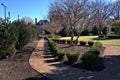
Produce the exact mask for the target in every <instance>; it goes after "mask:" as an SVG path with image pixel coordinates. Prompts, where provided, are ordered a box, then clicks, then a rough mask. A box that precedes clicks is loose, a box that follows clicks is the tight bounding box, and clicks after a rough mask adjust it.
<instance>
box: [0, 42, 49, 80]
mask: <svg viewBox="0 0 120 80" xmlns="http://www.w3.org/2000/svg"><path fill="white" fill-rule="evenodd" d="M37 44H38V41H34V42H33V43H29V44H28V45H27V46H26V47H25V48H24V49H22V50H19V51H17V53H16V55H15V56H14V57H11V58H8V59H3V60H0V80H50V79H48V78H47V77H45V76H43V75H42V74H40V73H38V72H37V71H35V70H33V69H32V68H31V66H30V65H29V57H30V55H31V53H32V51H33V50H34V48H35V47H36V45H37Z"/></svg>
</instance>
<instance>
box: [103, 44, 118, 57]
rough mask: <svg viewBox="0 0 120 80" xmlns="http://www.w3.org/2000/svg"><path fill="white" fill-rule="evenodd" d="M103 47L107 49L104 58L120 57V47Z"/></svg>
mask: <svg viewBox="0 0 120 80" xmlns="http://www.w3.org/2000/svg"><path fill="white" fill-rule="evenodd" d="M103 47H105V50H104V53H103V56H112V55H114V56H117V55H120V46H113V45H103Z"/></svg>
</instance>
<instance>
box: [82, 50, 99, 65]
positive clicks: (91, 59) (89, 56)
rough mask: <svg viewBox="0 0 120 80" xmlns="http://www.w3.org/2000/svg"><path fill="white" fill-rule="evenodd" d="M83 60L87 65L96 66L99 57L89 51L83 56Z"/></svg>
mask: <svg viewBox="0 0 120 80" xmlns="http://www.w3.org/2000/svg"><path fill="white" fill-rule="evenodd" d="M81 60H82V62H83V63H84V64H86V65H94V64H95V63H96V62H97V60H98V56H97V55H95V54H93V53H91V51H88V52H86V53H85V54H84V55H83V56H82V58H81Z"/></svg>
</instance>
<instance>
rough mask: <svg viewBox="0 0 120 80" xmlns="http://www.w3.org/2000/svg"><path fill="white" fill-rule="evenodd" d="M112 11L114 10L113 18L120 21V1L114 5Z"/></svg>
mask: <svg viewBox="0 0 120 80" xmlns="http://www.w3.org/2000/svg"><path fill="white" fill-rule="evenodd" d="M112 9H113V12H112V16H113V18H114V20H118V19H120V0H117V1H115V2H114V3H113V5H112Z"/></svg>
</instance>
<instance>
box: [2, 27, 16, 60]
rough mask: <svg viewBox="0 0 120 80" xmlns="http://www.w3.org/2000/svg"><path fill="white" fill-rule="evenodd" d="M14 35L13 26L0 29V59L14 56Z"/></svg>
mask: <svg viewBox="0 0 120 80" xmlns="http://www.w3.org/2000/svg"><path fill="white" fill-rule="evenodd" d="M15 33H16V31H15V26H14V25H6V26H5V25H4V26H1V27H0V59H1V58H5V57H6V56H12V55H14V54H15V52H16V48H15V43H16V42H17V38H16V34H15Z"/></svg>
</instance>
